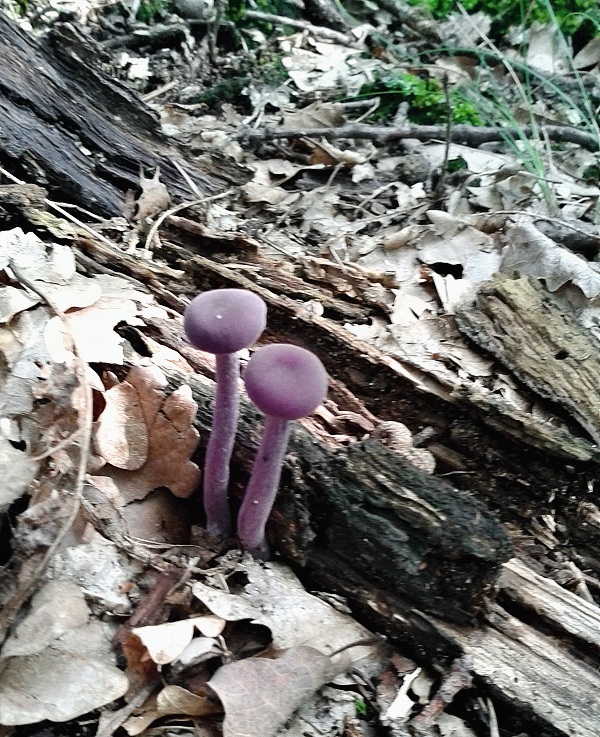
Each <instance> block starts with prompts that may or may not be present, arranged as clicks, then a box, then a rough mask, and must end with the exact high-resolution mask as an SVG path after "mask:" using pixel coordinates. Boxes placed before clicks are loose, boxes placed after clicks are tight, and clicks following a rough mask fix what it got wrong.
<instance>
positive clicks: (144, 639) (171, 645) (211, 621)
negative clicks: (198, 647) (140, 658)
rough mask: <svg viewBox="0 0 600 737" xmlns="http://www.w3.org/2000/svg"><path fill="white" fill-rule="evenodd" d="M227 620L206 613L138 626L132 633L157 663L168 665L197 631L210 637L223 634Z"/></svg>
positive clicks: (181, 651) (186, 645)
mask: <svg viewBox="0 0 600 737" xmlns="http://www.w3.org/2000/svg"><path fill="white" fill-rule="evenodd" d="M224 626H225V621H224V620H222V619H220V618H218V617H215V616H212V615H208V616H206V615H204V616H200V617H192V618H190V619H181V620H179V621H177V622H165V623H164V624H157V625H153V626H148V627H136V628H135V629H133V630H131V632H132V634H134V635H135V636H136V637H138V638H139V640H140V642H141V643H142V644H143V646H144V647H145V648H146V650H147V652H148V655H149V656H150V658H151V659H152V660H153V662H155V663H156V664H157V665H167V664H168V663H172V662H173V661H174V660H175V659H176V658H178V657H179V656H180V655H181V654H182V653H183V652H184V651H185V649H186V648H187V647H188V645H189V644H190V643H191V642H192V638H193V637H194V635H195V634H196V632H197V631H198V632H201V633H202V634H204V635H207V633H210V634H208V635H207V636H209V637H216V636H217V635H219V634H221V632H222V631H223V628H224Z"/></svg>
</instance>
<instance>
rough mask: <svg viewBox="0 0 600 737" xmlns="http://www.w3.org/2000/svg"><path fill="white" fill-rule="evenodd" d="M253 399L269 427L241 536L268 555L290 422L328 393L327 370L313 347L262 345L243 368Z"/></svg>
mask: <svg viewBox="0 0 600 737" xmlns="http://www.w3.org/2000/svg"><path fill="white" fill-rule="evenodd" d="M244 382H245V384H246V391H247V392H248V396H249V397H250V399H251V400H252V401H253V402H254V404H256V406H257V407H258V408H259V409H260V410H261V411H262V412H264V414H265V415H266V417H265V427H264V431H263V436H262V439H261V442H260V446H259V448H258V452H257V454H256V459H255V461H254V468H253V470H252V476H251V478H250V481H249V483H248V488H247V489H246V493H245V495H244V499H243V501H242V506H241V507H240V512H239V516H238V525H237V531H238V537H239V539H240V542H241V543H242V546H243V547H244V548H245V549H246V550H247V551H248V552H250V553H252V555H254V557H255V558H263V559H265V558H268V557H269V548H268V545H267V542H266V538H265V525H266V522H267V519H268V517H269V514H270V513H271V509H272V507H273V502H274V501H275V497H276V495H277V487H278V486H279V480H280V478H281V467H282V464H283V458H284V455H285V450H286V448H287V443H288V439H289V435H290V429H291V425H290V421H291V420H297V419H299V418H300V417H305V416H306V415H309V414H310V413H311V412H313V411H314V410H315V409H316V408H317V407H318V406H319V404H321V402H322V401H323V399H325V396H326V394H327V372H326V371H325V367H324V366H323V364H322V363H321V361H320V360H319V359H318V358H317V357H316V356H315V355H314V354H313V353H311V352H310V351H307V350H305V349H304V348H299V347H298V346H295V345H284V344H274V345H268V346H265V347H264V348H259V350H257V351H256V353H254V354H253V356H252V357H251V358H250V361H249V362H248V365H247V366H246V370H245V371H244Z"/></svg>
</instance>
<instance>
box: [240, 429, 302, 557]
mask: <svg viewBox="0 0 600 737" xmlns="http://www.w3.org/2000/svg"><path fill="white" fill-rule="evenodd" d="M290 431H291V423H290V421H289V420H285V419H282V418H281V417H273V416H272V415H267V416H266V417H265V427H264V430H263V435H262V438H261V441H260V445H259V447H258V452H257V454H256V459H255V461H254V468H253V470H252V477H251V479H250V482H249V483H248V488H247V489H246V493H245V495H244V500H243V502H242V506H241V507H240V512H239V516H238V520H237V525H238V529H237V531H238V537H239V539H240V542H241V543H242V545H243V547H244V549H245V550H247V551H248V552H249V553H251V554H252V555H253V556H254V557H255V558H261V559H263V560H267V559H268V558H269V546H268V544H267V540H266V538H265V525H266V524H267V520H268V519H269V514H270V513H271V509H272V507H273V503H274V502H275V497H276V496H277V488H278V487H279V479H280V478H281V467H282V464H283V457H284V456H285V450H286V448H287V444H288V440H289V437H290Z"/></svg>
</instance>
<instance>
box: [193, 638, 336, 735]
mask: <svg viewBox="0 0 600 737" xmlns="http://www.w3.org/2000/svg"><path fill="white" fill-rule="evenodd" d="M334 675H335V672H334V670H333V667H332V663H331V661H330V659H329V658H328V657H327V656H326V655H323V653H320V652H319V651H318V650H315V649H314V648H312V647H308V646H306V645H300V646H298V647H291V648H290V649H289V650H286V651H285V652H284V653H283V655H282V656H281V657H280V658H277V659H276V660H270V659H267V658H246V659H245V660H238V661H237V662H235V663H229V664H227V665H224V666H222V667H221V668H219V670H218V671H217V672H216V673H215V675H214V676H213V677H212V678H211V679H210V681H209V682H208V685H209V686H210V687H211V688H212V689H213V690H214V691H215V693H216V694H217V696H218V697H219V698H220V699H221V703H222V704H223V708H224V710H225V720H224V721H223V737H270V735H274V734H275V733H276V732H277V730H278V729H279V727H280V726H281V725H282V724H285V722H286V721H287V720H288V719H289V718H290V717H291V715H292V714H293V713H294V712H295V711H296V709H297V708H298V707H299V706H300V705H301V704H302V703H303V702H304V701H306V700H307V699H309V698H310V697H311V696H312V695H313V694H314V693H315V692H316V691H317V690H318V689H319V688H320V687H321V686H322V685H323V684H324V683H327V681H329V680H331V678H332V677H333V676H334Z"/></svg>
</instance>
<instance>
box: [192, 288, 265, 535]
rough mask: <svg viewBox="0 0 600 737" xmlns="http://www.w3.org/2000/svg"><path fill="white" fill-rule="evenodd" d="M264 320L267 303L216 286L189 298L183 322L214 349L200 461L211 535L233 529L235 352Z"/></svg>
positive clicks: (197, 342)
mask: <svg viewBox="0 0 600 737" xmlns="http://www.w3.org/2000/svg"><path fill="white" fill-rule="evenodd" d="M266 321H267V306H266V305H265V303H264V301H263V300H262V299H261V298H260V297H259V296H258V295H256V294H254V293H253V292H249V291H247V290H246V289H215V290H213V291H210V292H203V293H202V294H200V295H198V296H197V297H194V299H193V300H192V301H191V302H190V304H189V305H188V307H187V309H186V311H185V314H184V318H183V326H184V329H185V333H186V335H187V337H188V339H189V341H190V343H191V344H192V345H194V346H195V347H196V348H199V349H200V350H201V351H206V352H208V353H214V354H215V359H216V379H217V388H216V393H215V406H214V411H213V419H212V427H211V433H210V438H209V441H208V446H207V448H206V459H205V463H204V483H203V493H204V510H205V512H206V529H207V530H208V531H209V532H212V533H213V534H215V535H222V536H223V537H229V536H230V535H231V533H232V527H231V513H230V511H229V501H228V496H227V490H228V485H229V462H230V460H231V453H232V451H233V443H234V441H235V432H236V427H237V420H238V413H239V390H238V379H239V376H240V361H239V357H238V355H237V351H239V350H241V349H242V348H247V347H248V346H249V345H251V344H252V343H254V341H255V340H256V339H257V338H258V337H259V336H260V334H261V333H262V331H263V330H264V329H265V325H266Z"/></svg>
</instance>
